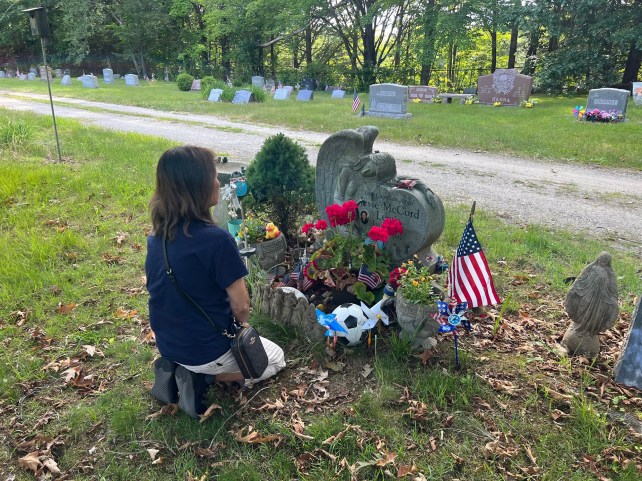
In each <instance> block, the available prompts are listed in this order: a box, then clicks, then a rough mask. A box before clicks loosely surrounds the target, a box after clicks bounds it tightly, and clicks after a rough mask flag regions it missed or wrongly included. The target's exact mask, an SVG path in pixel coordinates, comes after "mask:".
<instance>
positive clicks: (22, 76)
mask: <svg viewBox="0 0 642 481" xmlns="http://www.w3.org/2000/svg"><path fill="white" fill-rule="evenodd" d="M27 77H28V75H27V74H26V73H21V74H18V80H27Z"/></svg>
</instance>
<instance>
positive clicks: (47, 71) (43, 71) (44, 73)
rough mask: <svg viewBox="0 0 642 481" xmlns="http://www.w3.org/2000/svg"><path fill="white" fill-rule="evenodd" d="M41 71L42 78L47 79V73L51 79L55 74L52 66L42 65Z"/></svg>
mask: <svg viewBox="0 0 642 481" xmlns="http://www.w3.org/2000/svg"><path fill="white" fill-rule="evenodd" d="M39 73H40V79H41V80H47V75H48V76H49V80H52V79H53V74H52V71H51V67H47V68H45V66H44V65H43V66H41V67H40V70H39Z"/></svg>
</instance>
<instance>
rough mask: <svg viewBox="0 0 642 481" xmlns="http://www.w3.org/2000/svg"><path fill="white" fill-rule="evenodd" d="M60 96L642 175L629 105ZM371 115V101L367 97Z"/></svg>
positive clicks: (149, 87)
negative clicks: (607, 117) (381, 106)
mask: <svg viewBox="0 0 642 481" xmlns="http://www.w3.org/2000/svg"><path fill="white" fill-rule="evenodd" d="M0 89H8V90H12V91H15V92H35V93H42V94H45V93H46V92H47V86H46V83H44V82H41V81H39V80H38V81H32V82H26V81H19V80H16V79H0ZM52 89H53V93H54V95H55V96H60V97H74V98H82V99H87V100H95V101H103V102H112V103H117V104H126V105H136V106H141V107H149V108H153V109H158V110H163V111H177V112H194V113H200V114H214V115H221V116H223V117H226V118H229V119H232V120H237V121H247V122H253V123H256V122H258V123H264V124H269V125H279V126H285V127H289V128H293V129H302V130H312V131H319V132H329V133H332V132H336V131H338V130H341V129H346V128H351V129H352V128H355V127H357V126H359V125H367V124H375V125H377V127H379V130H380V131H381V132H385V133H386V135H385V138H386V139H387V140H394V141H398V142H404V143H411V144H417V145H433V146H439V147H455V148H462V149H469V150H483V151H488V152H496V153H503V154H515V155H520V156H527V157H534V158H542V159H555V160H562V161H569V162H578V163H590V164H598V165H605V166H612V167H624V168H632V169H636V170H641V169H642V142H637V141H636V139H637V138H638V137H639V135H640V132H642V108H641V107H640V106H637V105H635V104H634V103H633V101H632V100H631V101H629V106H628V111H627V119H628V120H627V121H626V122H623V123H619V124H594V123H587V122H578V121H576V120H575V119H574V118H573V114H572V110H573V108H574V107H575V106H576V105H585V104H586V96H582V97H554V96H546V95H534V96H533V97H532V98H534V99H536V101H537V103H536V105H535V106H534V108H532V109H525V108H519V107H500V108H495V107H491V106H485V105H460V104H459V103H454V104H413V103H410V104H409V106H408V111H409V112H411V113H412V114H413V117H412V119H409V120H404V121H399V120H392V119H382V118H373V117H355V116H354V115H353V114H352V110H351V106H352V95H351V94H350V93H349V92H346V98H345V99H343V100H333V99H330V94H329V93H326V92H315V94H314V100H313V101H312V102H309V103H308V102H296V101H295V100H289V101H274V100H272V99H271V98H268V100H267V101H266V102H264V103H255V104H250V105H232V104H228V103H222V102H221V103H211V102H207V101H206V100H205V99H204V98H203V97H202V95H201V94H200V93H198V92H181V91H179V90H178V89H177V88H176V84H174V83H165V82H154V83H147V82H142V83H141V85H140V86H139V87H126V86H125V85H124V84H123V83H122V81H121V82H119V83H117V84H115V85H105V84H102V82H101V85H100V88H98V89H85V88H83V87H82V86H81V84H80V82H78V81H77V80H75V81H74V84H73V85H72V86H68V87H63V86H61V85H60V81H59V80H55V81H54V84H53V86H52ZM359 95H360V98H361V100H362V102H364V103H365V105H366V110H368V95H367V94H364V93H361V94H359Z"/></svg>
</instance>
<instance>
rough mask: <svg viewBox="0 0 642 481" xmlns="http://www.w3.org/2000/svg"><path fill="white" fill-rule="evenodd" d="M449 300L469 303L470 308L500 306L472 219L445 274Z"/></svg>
mask: <svg viewBox="0 0 642 481" xmlns="http://www.w3.org/2000/svg"><path fill="white" fill-rule="evenodd" d="M448 296H449V297H451V298H453V299H456V300H457V302H468V305H469V306H470V307H479V306H492V305H494V304H499V303H500V302H501V301H500V299H499V296H498V295H497V292H496V291H495V286H494V285H493V277H492V275H491V273H490V269H489V267H488V262H486V256H485V255H484V251H482V248H481V244H480V243H479V240H477V234H475V229H473V221H472V219H470V220H469V221H468V224H467V225H466V229H464V234H463V235H462V237H461V241H460V242H459V247H457V253H456V254H455V259H454V260H453V265H452V267H451V269H450V272H449V274H448Z"/></svg>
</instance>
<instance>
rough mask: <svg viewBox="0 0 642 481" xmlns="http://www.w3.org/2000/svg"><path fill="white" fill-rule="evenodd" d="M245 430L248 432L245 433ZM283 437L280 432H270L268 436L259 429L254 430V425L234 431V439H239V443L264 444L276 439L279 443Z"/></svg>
mask: <svg viewBox="0 0 642 481" xmlns="http://www.w3.org/2000/svg"><path fill="white" fill-rule="evenodd" d="M245 430H247V434H246V435H243V432H244V431H245ZM282 439H283V436H281V435H280V434H270V435H267V436H262V435H261V434H260V433H259V432H258V431H254V428H253V427H252V426H247V427H245V428H242V429H241V430H240V431H238V432H236V433H234V440H235V441H238V442H239V443H248V444H262V443H269V442H272V441H276V442H277V444H278V443H279V442H281V440H282Z"/></svg>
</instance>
